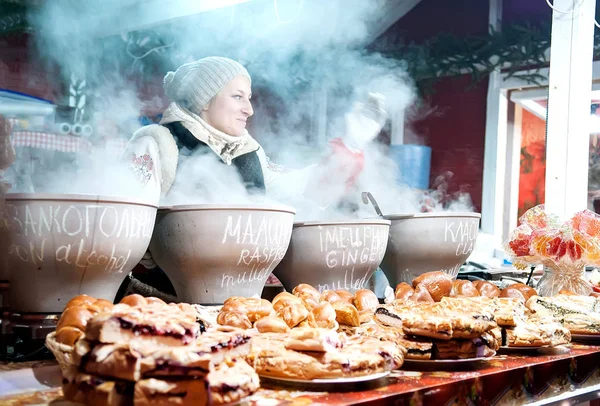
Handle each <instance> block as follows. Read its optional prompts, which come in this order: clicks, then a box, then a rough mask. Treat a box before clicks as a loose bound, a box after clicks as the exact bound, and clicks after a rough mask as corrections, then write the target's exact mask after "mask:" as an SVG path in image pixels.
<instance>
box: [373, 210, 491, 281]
mask: <svg viewBox="0 0 600 406" xmlns="http://www.w3.org/2000/svg"><path fill="white" fill-rule="evenodd" d="M385 218H386V219H388V220H390V221H391V222H392V225H391V226H390V238H389V240H388V247H387V251H386V254H385V257H384V258H383V262H382V263H381V269H382V270H383V271H384V273H385V275H386V277H387V278H388V281H389V282H390V284H391V285H392V287H393V286H396V284H398V283H400V282H407V283H411V282H412V280H413V279H414V278H416V277H417V276H419V275H421V274H422V273H425V272H430V271H443V272H445V273H447V274H449V275H450V276H451V277H452V278H456V275H457V274H458V271H459V269H460V267H461V265H462V264H464V262H465V261H466V260H467V258H469V256H470V255H471V253H472V252H473V249H474V248H475V241H476V240H477V235H478V233H479V220H480V219H481V214H479V213H466V212H465V213H458V212H456V213H452V212H443V213H420V214H411V215H388V216H385Z"/></svg>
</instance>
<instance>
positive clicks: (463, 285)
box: [450, 279, 481, 297]
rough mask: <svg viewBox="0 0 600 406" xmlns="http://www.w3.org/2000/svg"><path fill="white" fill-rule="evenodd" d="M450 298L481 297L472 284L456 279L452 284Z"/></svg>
mask: <svg viewBox="0 0 600 406" xmlns="http://www.w3.org/2000/svg"><path fill="white" fill-rule="evenodd" d="M450 296H453V297H476V296H481V293H479V291H478V290H477V288H476V287H475V285H473V282H471V281H465V280H461V279H457V280H455V281H454V282H452V290H451V291H450Z"/></svg>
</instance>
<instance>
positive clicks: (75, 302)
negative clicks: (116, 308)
mask: <svg viewBox="0 0 600 406" xmlns="http://www.w3.org/2000/svg"><path fill="white" fill-rule="evenodd" d="M95 301H96V298H94V297H91V296H88V295H78V296H75V297H74V298H72V299H71V300H69V301H68V302H67V304H66V305H65V310H66V309H68V308H69V307H71V306H79V305H81V304H84V303H88V304H89V303H94V302H95Z"/></svg>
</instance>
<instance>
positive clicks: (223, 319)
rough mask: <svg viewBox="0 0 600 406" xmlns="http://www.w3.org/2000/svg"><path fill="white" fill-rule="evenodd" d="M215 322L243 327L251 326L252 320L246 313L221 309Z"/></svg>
mask: <svg viewBox="0 0 600 406" xmlns="http://www.w3.org/2000/svg"><path fill="white" fill-rule="evenodd" d="M217 323H218V324H220V325H222V326H231V327H237V328H243V329H249V328H252V322H251V321H250V319H249V318H248V315H247V314H246V313H240V312H235V311H230V310H221V311H220V312H219V315H218V316H217Z"/></svg>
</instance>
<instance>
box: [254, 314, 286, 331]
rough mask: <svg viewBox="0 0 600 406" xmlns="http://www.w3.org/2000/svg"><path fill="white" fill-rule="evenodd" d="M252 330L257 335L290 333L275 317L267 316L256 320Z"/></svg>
mask: <svg viewBox="0 0 600 406" xmlns="http://www.w3.org/2000/svg"><path fill="white" fill-rule="evenodd" d="M254 328H256V329H257V330H258V332H259V333H287V332H288V331H290V327H289V326H288V325H287V323H286V322H285V321H284V320H283V319H281V318H279V317H277V316H267V317H263V318H262V319H259V320H257V321H256V323H254Z"/></svg>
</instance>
